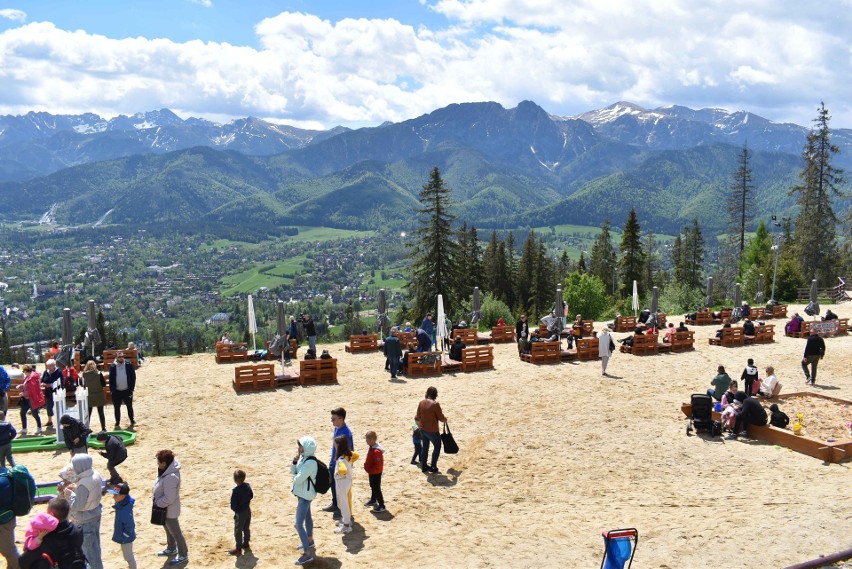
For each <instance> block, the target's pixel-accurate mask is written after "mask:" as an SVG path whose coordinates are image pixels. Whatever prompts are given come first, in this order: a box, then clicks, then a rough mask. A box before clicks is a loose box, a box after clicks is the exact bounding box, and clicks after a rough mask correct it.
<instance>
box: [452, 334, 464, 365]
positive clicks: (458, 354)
mask: <svg viewBox="0 0 852 569" xmlns="http://www.w3.org/2000/svg"><path fill="white" fill-rule="evenodd" d="M466 347H467V346H465V345H464V342H462V339H461V336H456V341H455V342H453V346H452V347H451V348H450V359H451V360H455V361H457V362H460V361H462V357H463V356H462V350H463V349H465V348H466Z"/></svg>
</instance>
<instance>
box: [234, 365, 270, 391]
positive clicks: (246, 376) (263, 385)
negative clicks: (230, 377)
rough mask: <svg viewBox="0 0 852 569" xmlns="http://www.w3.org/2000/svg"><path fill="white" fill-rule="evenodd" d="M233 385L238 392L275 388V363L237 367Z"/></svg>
mask: <svg viewBox="0 0 852 569" xmlns="http://www.w3.org/2000/svg"><path fill="white" fill-rule="evenodd" d="M233 387H234V391H236V392H237V393H239V392H241V391H264V390H269V389H275V387H276V381H275V364H257V365H250V366H237V367H235V368H234V381H233Z"/></svg>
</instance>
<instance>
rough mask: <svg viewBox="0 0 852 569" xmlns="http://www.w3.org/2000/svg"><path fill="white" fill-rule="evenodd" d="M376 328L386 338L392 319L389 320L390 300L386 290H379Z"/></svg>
mask: <svg viewBox="0 0 852 569" xmlns="http://www.w3.org/2000/svg"><path fill="white" fill-rule="evenodd" d="M376 327H377V328H378V329H379V333H380V334H381V335H382V336H384V335H385V334H386V333H387V330H389V329H390V318H388V300H387V291H385V289H383V288H380V289H379V298H378V315H377V316H376Z"/></svg>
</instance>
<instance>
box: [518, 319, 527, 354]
mask: <svg viewBox="0 0 852 569" xmlns="http://www.w3.org/2000/svg"><path fill="white" fill-rule="evenodd" d="M529 336H530V327H529V324H527V315H526V314H521V317H520V318H518V321H517V322H516V323H515V339H516V340H517V342H518V353H519V354H522V353H524V351H525V350H526V349H527V338H529Z"/></svg>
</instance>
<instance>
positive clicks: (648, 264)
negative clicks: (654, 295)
mask: <svg viewBox="0 0 852 569" xmlns="http://www.w3.org/2000/svg"><path fill="white" fill-rule="evenodd" d="M656 247H657V241H656V239H654V233H653V232H651V231H649V232H648V233H646V234H645V266H644V268H643V273H644V275H643V280H644V281H645V284H646V285H647V286H648V288H649V289H650V288H652V287H655V286H658V285H660V284H662V282H661V281H660V278H659V273H660V256H659V255H658V254H657V250H656Z"/></svg>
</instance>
